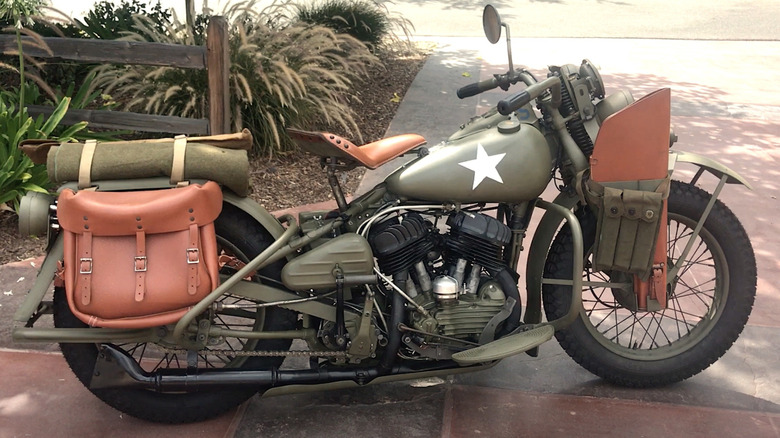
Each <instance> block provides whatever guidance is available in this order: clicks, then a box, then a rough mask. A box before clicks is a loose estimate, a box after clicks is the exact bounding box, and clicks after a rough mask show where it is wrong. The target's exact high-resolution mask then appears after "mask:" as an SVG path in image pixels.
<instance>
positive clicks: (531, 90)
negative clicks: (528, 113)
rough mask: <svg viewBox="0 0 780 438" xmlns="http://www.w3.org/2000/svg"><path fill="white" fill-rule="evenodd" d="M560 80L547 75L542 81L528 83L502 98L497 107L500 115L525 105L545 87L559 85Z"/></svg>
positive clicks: (544, 89)
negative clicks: (511, 94) (513, 93)
mask: <svg viewBox="0 0 780 438" xmlns="http://www.w3.org/2000/svg"><path fill="white" fill-rule="evenodd" d="M560 83H561V80H560V78H558V77H557V76H552V77H549V78H547V79H545V80H543V81H542V82H539V83H536V84H533V85H529V86H528V88H526V89H525V90H523V91H521V92H519V93H517V94H515V95H514V96H512V97H510V98H508V99H504V100H501V101H499V102H498V105H497V108H498V112H499V113H500V114H501V115H504V116H508V115H509V114H511V113H512V112H513V111H516V110H518V109H520V108H522V107H523V106H525V105H527V104H528V103H529V102H531V101H532V100H534V99H536V98H537V97H539V96H540V95H541V94H542V93H544V92H545V91H547V89H549V88H551V87H553V86H555V85H559V86H560Z"/></svg>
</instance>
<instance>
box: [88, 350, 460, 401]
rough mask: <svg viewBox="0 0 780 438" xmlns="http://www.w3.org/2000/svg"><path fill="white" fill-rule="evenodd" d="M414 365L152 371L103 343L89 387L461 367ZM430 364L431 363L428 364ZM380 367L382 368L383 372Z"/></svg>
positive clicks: (257, 382) (317, 378)
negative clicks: (349, 367)
mask: <svg viewBox="0 0 780 438" xmlns="http://www.w3.org/2000/svg"><path fill="white" fill-rule="evenodd" d="M417 365H418V367H417V368H413V367H410V366H407V365H401V366H395V367H393V368H392V369H391V370H390V371H389V372H386V371H385V370H382V369H380V368H379V367H371V368H353V369H339V370H328V369H314V370H290V371H287V370H284V371H280V370H279V369H278V368H271V369H270V370H234V369H214V370H207V371H202V370H196V371H195V372H192V371H188V370H187V369H184V368H182V369H161V370H157V371H155V372H153V373H149V372H147V371H144V370H143V369H142V368H141V367H140V366H139V365H138V363H137V362H136V361H135V359H133V358H132V357H131V356H130V355H128V354H127V353H126V352H124V351H123V350H120V349H118V348H116V347H114V346H112V345H105V344H104V345H103V346H102V348H101V350H100V353H99V354H98V358H97V362H96V363H95V371H94V373H93V375H92V381H91V382H90V385H89V387H90V388H91V389H108V388H138V389H149V390H153V391H158V392H181V391H185V392H196V391H207V390H215V389H224V388H225V387H230V386H240V387H242V388H246V387H257V388H258V390H261V389H264V388H265V389H267V388H270V387H278V386H287V385H313V384H319V383H330V382H339V381H353V382H355V383H357V384H358V385H366V384H368V383H370V382H371V381H372V380H373V379H375V378H376V377H379V376H381V375H387V374H391V375H399V374H413V373H419V372H423V371H437V370H444V369H448V368H462V367H460V366H458V365H457V364H456V363H455V362H452V361H443V362H439V363H436V364H425V365H428V366H425V367H422V366H419V364H417ZM431 365H432V366H431ZM383 371H384V372H383Z"/></svg>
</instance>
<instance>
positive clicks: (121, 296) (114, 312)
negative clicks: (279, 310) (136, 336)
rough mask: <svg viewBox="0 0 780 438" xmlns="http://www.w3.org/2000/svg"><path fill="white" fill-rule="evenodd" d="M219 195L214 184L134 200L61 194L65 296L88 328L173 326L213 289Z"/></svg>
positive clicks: (136, 195) (129, 195) (122, 195)
mask: <svg viewBox="0 0 780 438" xmlns="http://www.w3.org/2000/svg"><path fill="white" fill-rule="evenodd" d="M221 209H222V192H221V190H220V188H219V186H218V185H217V183H215V182H213V181H209V182H207V183H205V184H203V185H202V186H201V185H197V184H192V185H187V186H184V187H178V188H172V189H164V190H148V191H134V192H98V191H92V190H80V191H78V192H74V191H73V190H70V189H65V190H63V191H62V193H61V194H60V196H59V202H58V206H57V216H58V219H59V223H60V226H61V227H62V230H63V233H64V240H65V242H64V244H65V249H64V263H65V272H64V277H65V288H66V293H67V298H68V304H69V305H70V308H71V310H72V311H73V313H74V314H75V315H76V316H77V317H78V318H79V319H81V320H82V321H84V322H85V323H87V324H89V325H90V326H98V327H115V328H143V327H154V326H159V325H165V324H170V323H173V322H175V321H177V320H178V319H179V318H181V316H182V315H184V313H186V312H187V310H189V308H190V307H191V306H192V305H194V304H195V303H197V302H198V301H200V300H201V299H203V297H205V296H206V295H208V294H209V293H210V292H211V291H212V290H213V289H214V288H215V287H216V286H217V285H218V284H219V276H218V264H217V244H216V234H215V231H214V221H215V220H216V218H217V216H219V213H220V211H221Z"/></svg>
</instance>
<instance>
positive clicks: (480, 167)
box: [458, 143, 506, 190]
mask: <svg viewBox="0 0 780 438" xmlns="http://www.w3.org/2000/svg"><path fill="white" fill-rule="evenodd" d="M504 155H506V154H496V155H488V154H487V152H485V148H483V147H482V144H481V143H478V144H477V158H476V159H475V160H469V161H464V162H462V163H458V164H460V165H461V166H463V167H465V168H466V169H470V170H473V171H474V185H473V186H472V187H471V190H474V189H476V188H477V186H478V185H480V183H482V181H483V180H484V179H485V178H490V179H492V180H493V181H496V182H500V183H501V184H503V183H504V180H502V179H501V175H499V174H498V170H496V166H498V163H500V162H501V160H503V159H504Z"/></svg>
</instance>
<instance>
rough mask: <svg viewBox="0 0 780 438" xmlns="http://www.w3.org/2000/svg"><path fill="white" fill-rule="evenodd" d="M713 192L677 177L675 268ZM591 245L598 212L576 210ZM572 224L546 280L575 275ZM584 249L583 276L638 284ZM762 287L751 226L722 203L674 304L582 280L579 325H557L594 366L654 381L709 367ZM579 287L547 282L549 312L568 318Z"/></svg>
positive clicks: (671, 255) (573, 351) (672, 221)
mask: <svg viewBox="0 0 780 438" xmlns="http://www.w3.org/2000/svg"><path fill="white" fill-rule="evenodd" d="M709 199H710V195H709V194H707V193H706V192H704V191H703V190H701V189H699V188H697V187H695V186H691V185H688V184H684V183H680V182H677V181H674V182H673V183H672V187H671V192H670V196H669V201H668V205H669V220H668V227H669V228H668V230H669V231H668V241H667V255H668V259H667V260H668V263H669V266H670V267H671V266H676V264H677V263H678V261H679V258H680V257H681V255H682V252H683V249H684V248H685V247H686V245H687V244H688V243H689V241H690V240H691V238H692V237H693V231H694V229H695V228H696V224H697V222H698V219H699V218H700V217H701V215H702V213H703V212H704V209H705V207H706V205H707V203H708V202H709ZM578 217H579V219H580V222H581V225H582V228H583V234H584V238H585V247H586V248H589V247H591V246H592V245H593V242H594V239H595V230H596V219H595V217H594V216H593V214H592V213H590V211H589V210H587V209H583V210H581V211H579V212H578ZM571 254H572V242H571V232H570V231H569V228H568V227H564V228H563V229H562V230H561V232H560V233H559V234H558V236H557V237H556V239H555V241H554V242H553V245H552V247H551V248H550V252H549V254H548V257H547V264H546V267H545V278H559V279H565V278H570V277H571V269H572V255H571ZM590 259H591V254H590V253H587V254H586V259H585V263H584V266H585V271H584V273H583V279H584V280H585V281H590V282H607V283H609V282H611V283H627V282H628V283H630V282H631V276H629V275H627V274H625V273H621V272H594V271H593V269H592V264H591V261H590ZM755 292H756V265H755V257H754V255H753V250H752V247H751V245H750V241H749V240H748V237H747V234H746V233H745V231H744V229H743V228H742V226H741V225H740V223H739V222H738V221H737V219H736V217H734V215H733V213H732V212H731V211H730V210H729V209H728V208H727V207H726V206H725V205H723V204H722V203H721V202H720V201H716V204H715V206H714V208H713V209H712V211H711V213H710V215H709V217H708V219H707V221H706V223H705V224H704V226H703V228H702V230H701V232H700V233H699V236H697V237H696V238H695V239H694V240H693V242H692V246H691V250H690V252H689V253H688V255H687V256H686V258H685V260H684V261H683V262H682V263H681V264H680V269H679V271H678V272H677V275H676V277H675V278H674V281H672V282H671V284H670V285H669V286H668V287H667V308H666V309H663V310H660V311H656V312H648V311H643V310H639V309H637V306H636V299H635V295H634V293H633V291H625V290H623V289H617V288H607V287H587V286H586V287H584V288H583V291H582V301H583V310H582V311H581V313H580V318H579V319H578V320H576V321H575V322H574V323H573V324H572V325H571V326H569V327H567V328H566V329H564V330H561V331H559V332H558V333H556V337H557V339H558V341H559V342H560V344H561V346H562V347H563V348H564V349H565V350H566V352H567V353H568V354H569V355H570V356H571V357H572V358H573V359H574V360H575V361H577V362H578V363H579V364H580V365H582V366H583V367H585V368H586V369H588V370H589V371H591V372H592V373H594V374H596V375H598V376H600V377H602V378H604V379H606V380H609V381H612V382H614V383H617V384H621V385H625V386H632V387H647V386H657V385H663V384H668V383H672V382H677V381H680V380H683V379H685V378H688V377H690V376H692V375H694V374H696V373H698V372H700V371H701V370H703V369H705V368H707V367H708V366H709V365H711V364H712V363H713V362H715V361H716V360H717V359H718V358H719V357H720V356H722V355H723V354H724V353H725V352H726V350H728V348H729V347H730V346H731V344H733V343H734V341H735V340H736V339H737V336H739V334H740V332H741V331H742V329H743V327H744V326H745V324H746V322H747V319H748V315H749V314H750V310H751V308H752V306H753V300H754V298H755ZM570 302H571V288H570V287H566V286H557V285H545V287H544V304H545V312H546V313H547V318H548V319H549V320H552V319H555V318H558V317H561V316H563V315H564V314H565V313H566V311H567V310H568V307H569V303H570Z"/></svg>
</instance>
